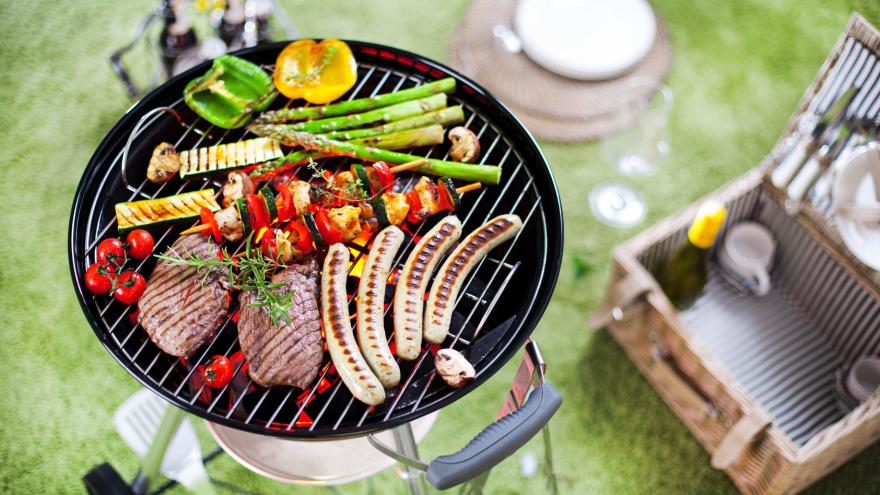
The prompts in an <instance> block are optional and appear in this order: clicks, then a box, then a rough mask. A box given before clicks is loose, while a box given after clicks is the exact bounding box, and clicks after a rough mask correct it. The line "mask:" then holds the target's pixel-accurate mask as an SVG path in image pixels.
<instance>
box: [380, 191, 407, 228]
mask: <svg viewBox="0 0 880 495" xmlns="http://www.w3.org/2000/svg"><path fill="white" fill-rule="evenodd" d="M382 201H384V202H385V216H386V217H387V218H388V223H390V224H391V225H402V224H403V222H405V221H406V215H407V213H409V202H408V201H407V200H406V196H405V195H403V194H396V193H385V194H383V195H382Z"/></svg>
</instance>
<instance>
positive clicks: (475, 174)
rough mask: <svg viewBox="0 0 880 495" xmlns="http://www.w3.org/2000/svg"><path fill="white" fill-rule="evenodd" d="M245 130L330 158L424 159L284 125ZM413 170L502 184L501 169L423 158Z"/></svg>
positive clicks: (253, 126) (392, 161)
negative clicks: (338, 139)
mask: <svg viewBox="0 0 880 495" xmlns="http://www.w3.org/2000/svg"><path fill="white" fill-rule="evenodd" d="M248 129H249V130H250V131H251V132H253V133H254V134H256V135H258V136H266V137H271V138H273V139H277V140H278V141H281V142H282V143H283V144H285V145H287V146H301V147H303V148H305V149H307V150H311V151H319V152H321V153H326V154H327V155H333V156H350V157H353V158H358V159H361V160H368V161H374V162H376V161H384V162H388V163H393V164H402V163H407V162H412V161H415V160H421V159H423V158H424V157H421V156H416V155H410V154H408V153H400V152H397V151H389V150H382V149H379V148H372V147H369V146H364V145H361V144H356V143H350V142H347V141H336V140H333V139H327V138H325V137H324V136H320V135H315V134H309V133H306V132H300V131H289V130H287V129H284V126H274V125H256V124H252V125H250V126H248ZM415 171H417V172H419V173H422V174H431V175H441V176H448V177H451V178H453V179H461V180H467V181H471V182H483V183H485V184H498V183H499V182H500V181H501V167H498V166H494V165H472V164H469V163H459V162H449V161H445V160H437V159H434V158H427V159H425V164H424V165H422V166H420V167H419V168H416V169H415Z"/></svg>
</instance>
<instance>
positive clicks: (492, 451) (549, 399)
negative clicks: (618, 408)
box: [428, 383, 562, 490]
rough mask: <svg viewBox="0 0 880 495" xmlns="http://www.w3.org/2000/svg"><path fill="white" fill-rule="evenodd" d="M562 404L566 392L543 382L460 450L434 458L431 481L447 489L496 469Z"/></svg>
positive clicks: (430, 473)
mask: <svg viewBox="0 0 880 495" xmlns="http://www.w3.org/2000/svg"><path fill="white" fill-rule="evenodd" d="M560 405H562V396H561V395H560V394H559V392H558V391H557V390H556V387H554V386H553V385H551V384H549V383H543V384H541V386H539V387H537V388H536V389H534V390H532V393H531V395H529V399H528V400H527V401H526V403H525V404H524V405H523V406H522V408H520V409H519V410H517V411H514V412H513V413H511V414H508V415H507V416H505V417H503V418H501V419H500V420H499V421H496V422H494V423H492V424H491V425H489V426H487V427H486V429H484V430H483V431H481V432H480V433H479V434H477V436H475V437H474V439H473V440H471V441H470V442H469V443H468V444H467V445H465V447H464V448H463V449H461V450H459V451H458V452H456V453H454V454H450V455H442V456H440V457H438V458H436V459H434V460H433V461H431V463H430V464H429V465H428V482H430V483H431V485H433V486H434V488H436V489H438V490H445V489H447V488H451V487H453V486H455V485H458V484H460V483H464V482H465V481H468V480H470V479H473V478H475V477H477V476H478V475H480V474H481V473H483V472H485V471H488V470H489V469H492V468H493V467H495V465H496V464H498V463H499V462H501V461H503V460H504V459H506V458H507V457H509V456H510V455H511V454H513V453H514V452H516V451H517V449H519V448H520V447H522V446H523V445H524V444H525V443H526V442H528V441H529V439H531V438H532V437H533V436H535V434H536V433H538V432H539V431H540V430H541V428H543V427H544V425H545V424H547V422H548V421H550V418H551V417H552V416H553V414H555V413H556V411H557V410H558V409H559V406H560Z"/></svg>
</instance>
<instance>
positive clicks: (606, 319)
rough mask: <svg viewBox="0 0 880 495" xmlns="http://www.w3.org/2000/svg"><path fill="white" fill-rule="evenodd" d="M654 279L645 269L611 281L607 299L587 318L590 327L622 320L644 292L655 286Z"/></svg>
mask: <svg viewBox="0 0 880 495" xmlns="http://www.w3.org/2000/svg"><path fill="white" fill-rule="evenodd" d="M654 286H655V282H654V279H653V278H651V276H650V275H648V273H647V272H644V271H634V272H632V273H629V274H627V275H626V276H624V277H622V278H620V279H617V280H615V281H614V282H612V283H611V287H609V289H608V293H607V294H606V296H605V301H604V302H602V305H601V306H599V308H598V309H596V311H594V312H593V313H592V314H591V315H590V317H589V318H588V319H587V325H588V327H589V328H590V329H596V330H598V329H601V328H605V327H607V326H608V325H609V324H611V322H612V321H616V320H620V319H621V318H622V317H623V312H624V311H625V310H626V309H627V308H629V307H630V306H631V305H632V303H633V302H635V301H636V299H638V298H639V297H641V296H642V295H643V294H645V293H646V292H648V291H649V290H651V289H652V288H654Z"/></svg>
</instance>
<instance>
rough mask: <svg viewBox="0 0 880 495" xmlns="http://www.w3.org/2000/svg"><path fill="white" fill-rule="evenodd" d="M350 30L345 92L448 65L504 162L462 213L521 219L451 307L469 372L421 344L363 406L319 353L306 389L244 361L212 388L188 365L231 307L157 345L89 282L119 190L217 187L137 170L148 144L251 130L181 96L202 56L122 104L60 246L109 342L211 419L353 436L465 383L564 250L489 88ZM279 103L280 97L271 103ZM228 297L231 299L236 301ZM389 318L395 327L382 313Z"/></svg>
mask: <svg viewBox="0 0 880 495" xmlns="http://www.w3.org/2000/svg"><path fill="white" fill-rule="evenodd" d="M348 43H349V45H350V46H351V48H352V50H353V51H354V53H355V57H356V58H357V60H358V65H359V68H358V73H359V74H358V75H359V78H358V83H357V84H356V85H355V87H354V88H353V89H352V91H351V92H350V94H347V95H345V96H344V97H343V98H350V97H362V96H367V95H371V94H381V93H386V92H389V91H393V90H395V89H402V88H406V87H412V86H415V85H417V84H420V83H422V82H425V81H431V80H435V79H439V78H443V77H454V78H455V79H456V81H457V83H458V84H457V88H456V91H455V92H454V93H453V94H451V95H450V103H449V104H450V105H453V104H459V103H460V104H462V105H463V106H464V108H465V118H466V119H467V120H466V125H467V126H468V127H469V128H470V129H471V130H472V131H474V132H475V133H477V134H478V136H479V137H480V142H481V146H482V149H483V154H482V156H481V160H482V162H483V163H487V164H500V165H501V166H502V167H503V174H502V181H501V184H500V185H498V186H490V187H485V188H483V189H482V190H481V191H477V192H473V193H469V194H468V195H466V196H465V197H464V199H463V205H462V208H461V209H460V210H459V212H458V213H457V214H458V215H459V217H460V218H461V219H462V221H463V222H464V232H465V234H467V233H469V232H470V231H472V230H473V229H475V228H476V227H478V226H479V225H481V224H482V223H483V221H484V220H486V219H488V218H491V217H493V216H495V215H497V214H501V213H508V212H514V213H517V214H519V215H520V216H521V217H522V218H523V220H524V221H525V227H524V229H523V230H522V232H521V233H520V235H519V236H518V237H517V238H516V240H515V241H513V242H508V243H505V244H503V245H501V246H499V247H498V248H496V249H495V251H493V252H492V253H490V255H489V257H487V258H486V259H485V260H484V262H483V263H482V264H481V265H479V266H478V268H477V269H476V270H475V271H474V272H473V273H472V274H471V276H470V277H469V280H468V281H466V286H465V287H466V290H465V291H464V292H463V296H462V297H461V299H460V302H459V304H458V305H457V307H456V311H455V316H454V318H453V325H452V328H451V329H450V332H451V333H452V334H453V335H454V334H456V333H458V332H459V330H460V331H461V332H460V336H461V339H458V340H457V341H454V347H455V348H456V349H458V350H461V351H462V352H464V353H465V354H466V355H467V356H468V358H469V359H470V360H471V361H472V362H473V363H474V365H475V368H476V370H477V379H476V380H474V381H473V382H472V383H470V384H469V385H468V386H466V387H464V388H462V389H458V390H453V389H451V388H449V387H447V386H446V385H445V384H444V383H443V382H442V380H439V379H436V380H435V379H434V377H433V373H432V371H433V360H432V356H431V352H430V349H426V350H423V352H422V355H421V357H420V359H419V360H417V361H413V362H406V361H403V362H401V374H402V377H403V380H402V382H401V384H400V385H399V386H397V387H395V388H393V389H390V390H388V391H387V399H386V402H385V403H384V404H382V405H380V406H377V407H375V408H373V409H372V410H371V409H370V408H368V407H367V406H365V405H363V404H361V403H359V402H357V401H355V400H354V399H353V398H352V396H351V394H350V393H349V392H348V390H347V389H346V388H345V386H344V385H343V384H342V383H341V382H340V381H339V380H338V379H335V376H334V375H333V374H332V373H330V372H328V371H327V367H325V368H324V369H323V370H322V376H324V377H325V378H326V379H324V380H318V381H317V382H316V384H315V385H314V386H313V387H312V388H311V389H309V390H305V391H304V390H299V389H294V388H291V387H279V388H273V389H265V388H262V387H257V386H255V385H253V384H250V383H249V380H248V379H247V377H246V375H244V374H240V376H239V377H238V378H237V379H236V380H235V381H234V382H233V384H231V385H230V386H228V387H226V388H223V389H218V390H210V397H207V395H208V393H207V392H206V390H205V389H204V388H203V387H200V386H198V385H194V384H193V379H192V377H193V376H194V375H197V371H195V366H197V365H199V364H204V362H205V361H207V360H208V359H209V358H210V357H211V356H213V355H216V354H224V355H227V356H228V355H231V354H233V353H234V352H236V351H238V350H239V347H238V343H237V332H236V328H235V323H234V321H232V319H227V321H226V322H225V323H224V324H223V326H221V328H220V331H219V332H218V334H217V336H216V337H215V338H214V339H213V340H212V341H211V342H210V343H209V344H207V345H205V346H204V347H203V348H201V349H199V350H198V351H197V352H196V353H195V354H194V355H193V356H191V357H190V358H189V359H188V360H185V361H184V360H181V359H179V358H174V357H172V356H169V355H166V354H164V353H162V352H161V351H159V349H158V348H157V347H156V346H155V345H153V343H152V342H151V341H150V340H149V338H148V336H147V334H146V332H145V331H144V330H143V329H142V328H140V327H139V326H132V325H131V323H130V322H129V318H128V315H129V314H130V313H131V312H132V311H133V310H134V307H128V306H126V305H123V304H121V303H119V302H118V301H114V300H112V299H111V298H109V297H107V296H94V295H92V294H90V293H89V292H88V291H87V290H86V288H85V285H84V283H83V275H84V273H85V270H86V268H87V267H88V266H89V264H91V263H92V262H94V261H95V247H96V246H97V244H98V243H99V242H100V241H101V240H102V239H104V238H106V237H113V236H115V235H116V225H115V217H114V209H113V205H114V204H115V203H117V202H121V201H130V200H132V199H145V198H150V197H159V196H166V195H170V194H175V193H177V192H180V191H187V190H196V189H200V188H204V187H213V188H214V189H215V190H218V189H219V186H220V185H221V184H220V183H219V182H216V181H211V180H205V179H193V180H191V181H187V182H184V181H181V180H180V179H179V178H175V179H174V180H172V181H171V182H169V183H168V184H165V185H164V186H161V187H160V186H156V185H154V184H151V183H149V182H146V181H145V180H144V178H145V174H146V164H147V162H148V161H149V156H150V153H151V151H152V149H153V147H154V146H155V145H157V144H158V143H159V142H161V141H169V142H172V143H178V149H187V148H190V147H194V146H206V145H212V144H217V143H219V142H221V141H222V142H228V141H235V140H238V139H241V138H243V137H247V136H246V131H244V130H241V129H239V130H233V131H225V130H223V129H217V128H212V127H211V126H210V125H209V124H207V123H206V122H204V121H202V120H200V119H198V118H197V117H196V116H195V115H194V114H193V113H192V112H191V111H190V110H189V109H188V108H187V107H186V105H185V104H183V102H182V93H183V88H184V86H185V85H186V83H187V82H188V81H190V80H191V79H192V78H194V77H196V76H197V75H200V74H202V73H204V72H205V71H206V70H207V69H208V67H209V62H206V63H203V64H201V65H199V66H197V67H195V68H193V69H192V70H190V71H188V72H186V73H184V74H181V75H179V76H177V77H175V78H173V79H171V80H170V81H168V82H167V83H165V84H163V85H162V86H161V87H159V88H157V89H156V90H154V91H153V92H151V93H150V94H149V95H147V96H146V97H145V98H144V99H143V100H141V101H140V102H138V103H137V104H136V105H135V106H133V107H132V108H131V109H129V111H128V112H126V114H125V115H124V116H123V117H122V118H121V119H120V120H119V122H118V123H117V124H116V125H115V126H114V127H113V129H112V130H111V131H110V132H109V133H108V134H107V136H106V137H105V138H104V140H103V141H102V142H101V144H100V146H99V147H98V149H97V151H95V154H94V155H93V156H92V158H91V160H90V161H89V163H88V165H87V166H86V169H85V172H84V173H83V176H82V179H81V181H80V184H79V187H78V189H77V191H76V196H75V198H74V201H73V207H72V209H71V214H70V226H69V247H68V254H69V262H70V272H71V276H72V279H73V285H74V289H75V290H76V293H77V296H78V298H79V301H80V304H81V305H82V309H83V312H84V313H85V315H86V319H87V320H88V321H89V323H90V324H91V326H92V328H93V329H94V331H95V335H97V337H98V338H99V339H100V340H101V343H102V344H103V345H104V347H106V348H107V350H108V351H109V352H110V354H111V355H112V356H113V357H114V358H115V359H116V360H117V361H118V362H119V363H120V364H121V365H122V366H123V367H124V368H125V369H126V370H127V371H128V372H129V373H131V374H132V375H133V376H134V377H135V378H136V379H137V380H139V381H140V382H141V383H142V384H143V385H144V386H145V387H147V388H149V389H151V390H152V391H154V392H155V393H157V394H159V395H160V396H162V397H163V398H165V399H166V400H168V401H170V402H171V403H173V404H175V405H177V406H179V407H181V408H183V409H185V410H186V411H188V412H190V413H193V414H196V415H198V416H201V417H203V418H205V419H207V420H209V421H212V422H215V423H219V424H222V425H225V426H230V427H233V428H238V429H241V430H245V431H250V432H254V433H260V434H266V435H273V436H283V437H293V438H301V439H331V438H342V437H350V436H357V435H363V434H365V433H368V432H371V431H377V430H383V429H386V428H390V427H392V426H395V425H399V424H402V423H405V422H409V421H412V420H414V419H417V418H419V417H421V416H424V415H426V414H428V413H431V412H433V411H435V410H437V409H440V408H442V407H443V406H445V405H447V404H450V403H452V402H454V401H456V400H458V399H460V398H462V397H464V396H465V395H467V394H468V393H469V392H470V391H471V390H474V389H475V388H476V387H478V386H479V385H480V384H481V383H482V382H484V381H485V380H487V379H488V378H489V377H491V376H492V375H493V374H494V373H495V372H496V371H498V369H500V368H501V367H502V366H503V365H504V363H506V362H507V361H508V360H509V359H510V358H511V357H513V356H514V355H515V354H516V353H517V351H518V350H519V349H520V348H521V347H522V346H523V344H524V343H525V342H526V340H527V339H528V337H529V335H530V334H531V332H532V331H533V330H534V328H535V326H536V325H537V323H538V321H539V319H540V318H541V315H542V314H543V312H544V309H545V308H546V306H547V303H548V302H549V300H550V296H551V295H552V293H553V288H554V286H555V284H556V280H557V277H558V275H559V268H560V263H561V260H562V242H563V224H562V209H561V205H560V201H559V194H558V191H557V188H556V184H555V182H554V179H553V176H552V174H551V171H550V168H549V166H548V164H547V161H546V160H545V159H544V157H543V155H542V154H541V151H540V149H539V148H538V146H537V144H536V143H535V140H534V139H533V138H532V136H531V135H530V134H529V133H528V131H527V130H526V129H525V128H524V127H523V126H522V124H520V123H519V121H518V120H517V119H516V117H514V116H513V115H512V114H511V112H510V111H509V110H508V109H507V108H506V107H505V106H504V105H503V104H501V103H500V102H499V101H498V100H497V99H495V98H494V97H493V96H492V95H490V94H489V93H488V92H487V91H486V90H485V89H483V88H482V87H480V86H479V85H477V84H476V83H474V82H473V81H471V80H469V79H467V78H465V77H464V76H462V75H460V74H458V73H457V72H455V71H453V70H452V69H449V68H448V67H445V66H443V65H441V64H438V63H436V62H433V61H431V60H428V59H425V58H424V57H420V56H418V55H415V54H412V53H408V52H405V51H402V50H398V49H394V48H389V47H385V46H381V45H376V44H371V43H364V42H357V41H349V42H348ZM285 45H286V43H277V44H272V45H266V46H261V47H257V48H252V49H248V50H243V51H239V52H237V53H236V55H238V56H241V57H244V58H247V59H249V60H251V61H254V62H256V63H258V64H263V65H265V66H271V65H272V64H274V62H275V58H276V56H277V54H278V53H279V51H280V50H281V49H282V48H283V47H284V46H285ZM288 103H289V102H288V101H287V100H285V99H284V98H278V99H277V100H276V102H275V103H274V105H273V106H274V107H281V106H283V105H285V104H288ZM163 106H168V107H172V108H174V109H175V110H176V111H177V112H178V114H179V116H180V118H181V121H178V120H177V118H176V117H175V116H173V115H172V114H171V113H157V114H155V115H154V116H153V117H151V118H148V119H147V120H146V121H145V125H144V126H143V128H142V132H140V133H139V134H138V135H137V136H136V138H135V139H134V140H133V142H132V146H131V148H130V151H129V156H128V169H127V177H128V181H129V182H128V184H126V183H125V182H124V181H123V178H122V173H121V166H120V162H121V154H122V150H123V148H124V147H125V143H126V141H127V140H128V138H129V135H130V134H131V132H132V130H133V128H134V127H135V125H136V123H137V122H138V120H139V119H140V118H141V117H142V116H143V115H144V114H146V113H147V112H150V111H151V110H153V109H155V108H157V107H163ZM447 148H448V146H446V145H440V146H436V147H434V148H432V149H418V150H414V151H413V153H415V154H420V155H425V156H431V157H437V158H442V157H444V156H445V153H446V150H447ZM349 163H350V161H349V160H348V159H346V158H333V159H325V160H322V163H321V165H322V166H323V167H326V168H330V169H336V168H339V167H347V166H348V164H349ZM299 175H300V176H301V177H302V176H304V174H303V173H300V174H299ZM404 180H406V178H405V177H404ZM432 223H433V222H432V221H431V220H429V221H428V222H426V224H425V225H422V226H421V227H419V226H413V227H412V228H411V230H412V232H411V234H413V235H418V234H419V233H420V232H421V233H424V232H426V231H427V229H428V228H429V227H430V226H431V224H432ZM183 228H185V227H183V226H180V227H175V228H171V229H167V230H165V229H158V230H155V231H153V235H154V237H155V238H156V242H157V246H156V252H162V251H163V250H164V249H165V247H166V246H168V245H169V244H170V243H171V242H172V241H173V240H174V239H175V238H176V237H177V234H178V233H179V232H180V231H181V230H183ZM411 239H412V237H408V239H407V242H406V243H405V244H404V249H403V250H402V251H401V254H400V259H405V257H406V256H407V255H408V253H409V250H410V249H411V247H412V245H413V243H412V242H410V240H411ZM356 249H361V250H363V248H358V247H356ZM153 264H154V261H153V260H146V261H145V262H143V263H141V264H139V265H136V268H137V269H138V270H139V271H140V272H141V273H143V274H145V275H146V276H148V275H149V273H150V271H151V270H152V267H153ZM148 278H149V277H148ZM387 293H388V295H389V296H390V295H391V294H393V287H390V286H389V287H388V290H387ZM465 293H466V294H465ZM234 299H237V298H234ZM234 309H235V303H234V302H233V306H232V307H231V311H234ZM386 328H388V329H389V336H390V329H391V328H392V325H391V323H390V315H389V318H388V319H387V320H386ZM478 329H479V330H478ZM449 345H453V338H451V337H450V338H449V339H447V341H446V343H444V346H449ZM327 362H329V357H328V358H327ZM334 380H335V381H334Z"/></svg>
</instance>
